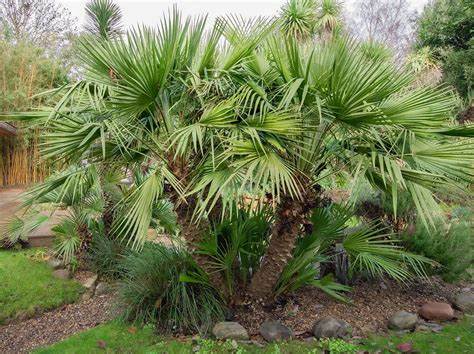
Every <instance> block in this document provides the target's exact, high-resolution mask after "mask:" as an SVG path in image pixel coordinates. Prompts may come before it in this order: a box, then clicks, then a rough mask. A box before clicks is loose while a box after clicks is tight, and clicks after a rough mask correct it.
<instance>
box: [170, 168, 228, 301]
mask: <svg viewBox="0 0 474 354" xmlns="http://www.w3.org/2000/svg"><path fill="white" fill-rule="evenodd" d="M169 166H170V167H171V169H172V171H173V174H174V175H175V176H176V177H178V178H179V180H180V181H181V182H184V181H186V179H187V178H188V172H189V171H188V169H189V166H188V164H187V161H183V160H178V161H176V159H175V160H172V162H171V161H170V162H169ZM170 196H171V200H172V202H173V204H174V205H175V211H176V214H177V219H178V223H179V225H180V226H181V237H182V238H183V239H184V240H185V242H186V245H187V247H188V249H189V250H190V253H191V256H192V257H193V259H194V261H195V262H196V264H197V265H198V266H199V267H200V268H201V269H202V270H204V271H205V272H206V274H207V275H208V277H209V281H210V283H211V285H212V286H213V287H214V288H216V289H217V290H219V291H220V292H221V294H222V295H224V296H225V297H227V294H226V292H225V289H226V287H225V283H224V279H223V277H222V274H220V273H218V272H216V271H215V269H213V267H212V264H211V259H210V258H209V257H208V256H206V255H203V254H199V253H198V252H196V248H197V244H198V243H199V242H201V241H202V237H203V236H204V235H205V233H206V231H207V230H209V223H208V222H207V220H199V222H197V220H193V213H194V210H195V209H196V205H197V198H196V196H194V195H191V196H188V197H187V198H186V200H184V201H183V200H182V199H181V198H180V197H179V195H178V194H177V193H176V192H175V191H170Z"/></svg>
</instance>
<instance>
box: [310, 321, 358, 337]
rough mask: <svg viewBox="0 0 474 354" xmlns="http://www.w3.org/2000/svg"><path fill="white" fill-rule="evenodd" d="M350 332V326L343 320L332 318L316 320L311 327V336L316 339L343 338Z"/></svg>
mask: <svg viewBox="0 0 474 354" xmlns="http://www.w3.org/2000/svg"><path fill="white" fill-rule="evenodd" d="M351 332H352V328H351V326H349V324H348V323H347V322H345V321H343V320H339V319H336V318H332V317H327V318H323V319H321V320H318V321H316V322H315V324H314V325H313V334H314V336H315V337H316V338H318V339H319V338H345V337H347V336H349V335H350V334H351Z"/></svg>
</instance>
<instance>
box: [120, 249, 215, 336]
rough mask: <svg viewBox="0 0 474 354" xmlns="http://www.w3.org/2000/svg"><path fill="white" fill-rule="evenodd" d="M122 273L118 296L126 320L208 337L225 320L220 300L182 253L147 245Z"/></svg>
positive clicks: (126, 263)
mask: <svg viewBox="0 0 474 354" xmlns="http://www.w3.org/2000/svg"><path fill="white" fill-rule="evenodd" d="M123 270H124V277H123V279H122V280H121V284H120V292H119V293H120V301H121V303H122V304H123V308H124V313H123V317H124V318H125V319H127V320H131V321H137V322H141V323H143V322H149V321H151V322H155V323H157V325H158V326H159V327H160V328H161V329H163V330H165V331H168V332H185V333H188V332H200V333H206V332H207V331H208V330H209V328H210V326H211V325H212V324H213V323H214V322H215V321H216V320H221V319H222V318H223V307H222V302H221V300H220V298H219V297H218V296H217V294H216V292H215V291H214V289H213V288H211V287H210V286H209V285H208V284H207V282H206V275H205V274H203V273H201V271H200V270H199V268H197V266H196V265H195V263H194V262H193V260H192V258H191V257H190V256H189V254H188V253H187V252H186V251H185V250H183V249H178V248H167V247H165V246H163V245H159V244H155V243H147V244H145V247H144V249H143V250H142V251H141V252H133V253H130V254H129V255H128V256H127V257H126V258H125V260H124V263H123ZM184 274H192V275H193V278H192V279H193V280H192V281H191V280H190V278H191V277H184Z"/></svg>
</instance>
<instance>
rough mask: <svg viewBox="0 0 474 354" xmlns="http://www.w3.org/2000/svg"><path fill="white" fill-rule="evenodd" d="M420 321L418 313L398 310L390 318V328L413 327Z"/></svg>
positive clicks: (402, 328)
mask: <svg viewBox="0 0 474 354" xmlns="http://www.w3.org/2000/svg"><path fill="white" fill-rule="evenodd" d="M417 321H418V315H417V314H415V313H410V312H406V311H398V312H396V313H395V314H393V315H392V317H390V318H389V319H388V328H390V329H394V330H404V329H413V328H415V326H416V322H417Z"/></svg>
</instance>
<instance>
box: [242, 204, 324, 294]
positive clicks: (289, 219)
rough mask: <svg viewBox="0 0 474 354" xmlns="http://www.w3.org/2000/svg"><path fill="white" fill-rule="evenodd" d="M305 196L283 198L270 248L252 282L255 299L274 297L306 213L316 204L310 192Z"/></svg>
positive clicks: (251, 292) (251, 287) (250, 288)
mask: <svg viewBox="0 0 474 354" xmlns="http://www.w3.org/2000/svg"><path fill="white" fill-rule="evenodd" d="M305 197H306V198H304V199H303V200H294V199H292V198H290V197H286V198H285V199H283V200H282V201H281V203H280V206H279V207H278V210H277V213H276V220H275V223H274V225H273V229H272V234H271V238H270V243H269V245H268V248H267V251H266V253H265V256H264V258H263V261H262V264H261V265H260V268H259V269H258V270H257V272H256V273H255V274H254V276H253V277H252V281H251V283H250V287H249V291H248V292H249V295H250V296H251V297H252V298H253V299H262V300H264V301H267V300H270V298H271V296H272V293H273V289H274V288H275V286H276V284H277V282H278V279H279V278H280V275H281V273H282V272H283V270H284V268H285V266H286V265H287V264H288V262H289V261H290V260H291V258H292V257H293V250H294V248H295V245H296V240H297V238H298V236H299V235H300V234H301V232H302V226H303V224H304V223H305V221H306V216H307V215H308V212H309V211H310V210H311V209H312V208H314V206H315V204H316V203H315V199H313V198H308V197H309V195H308V196H305Z"/></svg>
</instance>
